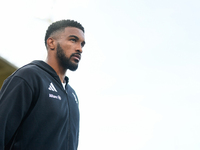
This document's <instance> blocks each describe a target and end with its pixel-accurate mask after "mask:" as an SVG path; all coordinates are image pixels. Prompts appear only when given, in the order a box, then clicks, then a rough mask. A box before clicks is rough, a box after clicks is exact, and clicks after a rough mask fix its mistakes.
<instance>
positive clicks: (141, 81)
mask: <svg viewBox="0 0 200 150" xmlns="http://www.w3.org/2000/svg"><path fill="white" fill-rule="evenodd" d="M199 7H200V2H199V1H197V0H190V1H189V0H182V1H180V0H173V1H172V0H163V1H158V0H151V1H150V0H134V1H131V0H123V1H119V0H115V1H114V0H110V1H106V0H101V1H100V0H96V1H91V0H74V1H69V0H57V1H52V0H48V1H47V0H28V1H25V0H19V1H14V0H8V1H4V2H2V5H1V6H0V16H1V21H2V24H1V37H0V40H1V42H2V43H1V50H0V55H1V56H3V57H4V58H6V59H8V60H9V61H10V62H12V63H13V64H15V65H16V66H18V67H20V66H22V65H24V64H26V63H28V62H30V61H32V60H35V59H42V60H45V57H46V49H45V47H44V34H45V30H46V28H47V27H48V25H49V22H48V20H52V21H56V20H60V19H74V20H77V21H79V22H81V23H82V24H83V26H84V27H85V30H86V33H85V36H86V46H85V48H84V52H83V57H82V60H81V63H80V66H79V69H78V70H77V71H76V72H70V71H68V72H67V76H69V78H70V84H71V86H72V87H73V88H74V89H75V90H76V92H77V94H78V97H79V101H80V112H81V132H80V145H79V150H83V149H87V150H93V149H95V150H102V149H115V150H118V149H126V150H161V149H162V150H169V149H170V150H179V149H180V150H188V149H192V150H199V149H200V129H199V126H200V121H199V119H198V118H199V115H200V110H199V107H200V102H199V99H200V79H199V76H200V71H199V66H200V61H199V56H200V51H199V48H200V37H199V35H200V29H199V26H200V21H199V13H200V12H199Z"/></svg>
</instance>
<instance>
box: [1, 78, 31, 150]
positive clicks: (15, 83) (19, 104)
mask: <svg viewBox="0 0 200 150" xmlns="http://www.w3.org/2000/svg"><path fill="white" fill-rule="evenodd" d="M32 97H33V92H32V89H31V87H30V86H29V84H28V83H27V82H26V81H25V80H24V79H22V78H20V77H16V76H15V77H13V78H12V79H10V80H7V81H5V83H4V85H3V86H2V89H1V91H0V149H1V150H3V149H4V147H5V146H6V145H7V144H8V143H9V141H10V140H11V139H12V137H13V135H14V134H15V132H16V131H17V129H18V127H19V125H20V123H21V121H22V119H23V117H24V116H25V114H26V113H27V111H28V109H29V107H30V105H31V101H32Z"/></svg>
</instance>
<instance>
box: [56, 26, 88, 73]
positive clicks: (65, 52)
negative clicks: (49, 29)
mask: <svg viewBox="0 0 200 150" xmlns="http://www.w3.org/2000/svg"><path fill="white" fill-rule="evenodd" d="M60 35H61V36H60V37H59V38H58V40H57V48H56V49H57V54H56V56H57V58H58V62H59V64H60V65H61V66H62V67H63V68H64V69H70V70H72V71H75V70H76V69H77V68H78V63H79V61H80V59H81V53H82V48H83V46H84V45H85V38H84V33H83V31H82V30H80V29H78V28H75V27H66V28H65V31H64V32H63V33H61V34H60Z"/></svg>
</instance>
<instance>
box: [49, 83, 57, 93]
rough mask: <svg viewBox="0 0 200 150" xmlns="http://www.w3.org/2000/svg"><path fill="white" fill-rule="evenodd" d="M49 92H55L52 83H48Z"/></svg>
mask: <svg viewBox="0 0 200 150" xmlns="http://www.w3.org/2000/svg"><path fill="white" fill-rule="evenodd" d="M48 89H49V90H50V91H54V92H57V90H56V88H55V87H54V85H53V83H50V85H49V88H48Z"/></svg>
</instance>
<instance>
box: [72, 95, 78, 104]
mask: <svg viewBox="0 0 200 150" xmlns="http://www.w3.org/2000/svg"><path fill="white" fill-rule="evenodd" d="M72 95H73V96H74V100H75V102H76V103H77V104H78V99H77V97H76V95H75V94H74V93H72Z"/></svg>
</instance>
